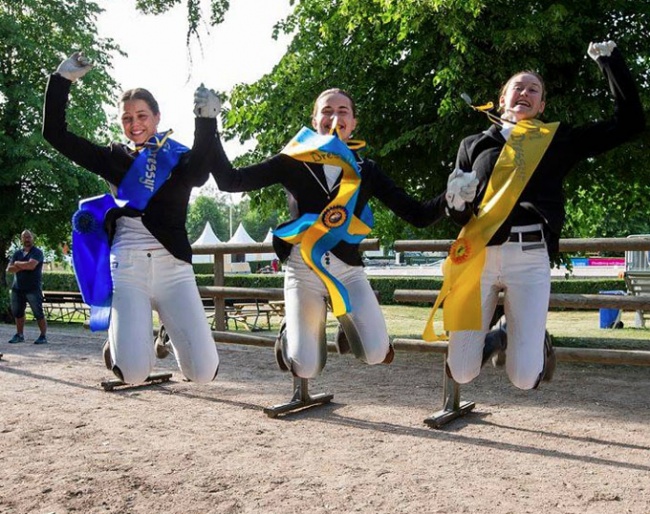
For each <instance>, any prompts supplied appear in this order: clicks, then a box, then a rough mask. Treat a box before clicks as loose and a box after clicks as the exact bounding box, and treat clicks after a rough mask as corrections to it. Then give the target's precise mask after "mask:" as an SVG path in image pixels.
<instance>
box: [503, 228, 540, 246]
mask: <svg viewBox="0 0 650 514" xmlns="http://www.w3.org/2000/svg"><path fill="white" fill-rule="evenodd" d="M508 241H509V242H511V243H512V242H515V243H519V242H522V243H535V242H540V241H544V234H543V232H542V231H541V230H535V231H533V232H511V233H510V235H509V236H508Z"/></svg>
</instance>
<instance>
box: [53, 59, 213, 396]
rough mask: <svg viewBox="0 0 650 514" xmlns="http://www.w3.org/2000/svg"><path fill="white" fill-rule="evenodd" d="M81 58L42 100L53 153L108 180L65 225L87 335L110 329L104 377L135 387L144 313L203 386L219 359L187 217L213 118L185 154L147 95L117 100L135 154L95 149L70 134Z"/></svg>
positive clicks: (145, 334)
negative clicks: (106, 188)
mask: <svg viewBox="0 0 650 514" xmlns="http://www.w3.org/2000/svg"><path fill="white" fill-rule="evenodd" d="M91 67H92V66H91V64H90V62H89V61H88V59H87V58H86V57H85V56H84V55H83V54H80V53H75V54H73V55H72V56H71V57H70V58H68V59H66V60H65V61H63V62H62V63H61V64H60V65H59V68H58V69H57V71H56V72H55V73H54V74H53V75H52V76H51V77H50V80H49V82H48V85H47V91H46V93H45V108H44V118H43V135H44V137H45V139H47V141H49V142H50V143H51V144H52V146H54V148H56V149H57V150H58V151H60V152H61V153H62V154H63V155H65V156H66V157H68V158H70V159H71V160H73V161H74V162H76V163H77V164H79V165H80V166H83V167H84V168H86V169H87V170H89V171H91V172H93V173H96V174H97V175H99V176H101V177H103V178H104V179H106V181H107V182H108V183H109V184H110V186H111V191H112V194H106V195H103V196H99V197H96V198H91V199H86V200H82V201H81V202H80V204H79V210H78V211H77V212H76V213H75V215H74V217H73V236H72V240H73V246H72V255H73V262H74V266H75V273H76V275H77V281H78V283H79V288H80V291H81V293H82V295H83V298H84V301H85V302H86V303H87V304H89V305H90V307H91V319H90V325H91V328H92V329H93V330H105V329H108V347H107V348H106V349H107V350H108V351H105V355H104V358H105V360H106V365H107V367H108V368H109V369H112V371H113V372H114V373H115V375H117V377H118V378H119V379H120V380H122V381H123V382H126V383H140V382H143V381H144V380H145V379H146V378H147V376H148V375H149V374H150V372H151V370H152V368H153V366H154V363H155V360H156V355H155V353H154V344H153V339H152V337H153V319H152V309H155V310H157V311H158V314H159V316H160V320H161V321H162V322H163V323H164V324H165V328H166V330H167V333H168V335H169V336H170V338H171V346H172V347H173V350H174V354H175V356H176V359H177V361H178V364H179V367H180V369H181V371H182V373H183V374H184V375H185V376H186V377H187V378H188V379H190V380H191V381H193V382H210V381H211V380H213V379H214V377H215V376H216V374H217V370H218V366H219V356H218V354H217V350H216V346H215V344H214V341H213V339H212V334H211V332H210V327H209V324H208V322H207V319H206V317H205V313H204V310H203V304H202V302H201V298H200V296H199V293H198V289H197V286H196V280H195V278H194V271H193V269H192V264H191V262H192V249H191V247H190V243H189V241H188V238H187V232H186V230H185V219H186V213H187V205H188V203H189V199H190V193H191V191H192V188H193V187H199V186H201V185H202V184H204V183H205V182H206V180H207V179H208V177H209V171H208V169H207V167H206V156H207V155H208V149H209V148H210V145H211V142H212V139H213V138H214V125H215V121H214V117H213V116H212V117H210V114H211V113H210V112H209V110H208V109H205V110H204V111H203V112H201V113H196V114H197V118H196V132H195V139H194V146H193V147H192V150H190V149H188V148H186V147H185V146H183V145H181V144H180V143H177V142H175V141H173V140H172V139H170V138H169V135H170V133H171V131H169V132H166V133H158V123H159V122H160V111H159V108H158V103H157V102H156V100H155V99H154V97H153V96H152V95H151V93H150V92H149V91H147V90H145V89H131V90H129V91H126V92H125V93H123V94H122V97H121V99H120V103H119V108H120V120H121V122H122V128H123V131H124V135H125V136H126V137H127V138H128V139H129V140H130V142H131V143H132V144H133V146H127V145H124V144H120V143H112V144H111V145H109V146H100V145H96V144H94V143H91V142H90V141H88V140H86V139H84V138H82V137H79V136H76V135H75V134H73V133H71V132H69V131H68V128H67V123H66V105H67V102H68V96H69V92H70V88H71V86H72V83H73V82H74V81H76V80H77V79H79V78H81V77H83V76H84V75H85V74H86V73H87V72H88V71H89V70H90V69H91Z"/></svg>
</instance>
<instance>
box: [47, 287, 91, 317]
mask: <svg viewBox="0 0 650 514" xmlns="http://www.w3.org/2000/svg"><path fill="white" fill-rule="evenodd" d="M43 313H44V314H45V317H46V319H47V320H48V321H63V322H66V323H72V322H73V321H78V320H79V318H81V319H83V320H87V319H88V318H89V317H90V307H89V306H88V305H86V304H85V303H84V302H83V299H82V297H81V293H80V292H79V291H43Z"/></svg>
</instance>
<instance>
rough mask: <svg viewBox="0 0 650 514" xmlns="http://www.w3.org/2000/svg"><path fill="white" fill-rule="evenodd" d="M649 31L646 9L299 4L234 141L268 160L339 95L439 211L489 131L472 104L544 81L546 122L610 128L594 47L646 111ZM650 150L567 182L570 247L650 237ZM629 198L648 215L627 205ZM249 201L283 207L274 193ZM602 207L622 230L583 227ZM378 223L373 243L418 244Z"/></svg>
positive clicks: (505, 0) (590, 166) (232, 117)
mask: <svg viewBox="0 0 650 514" xmlns="http://www.w3.org/2000/svg"><path fill="white" fill-rule="evenodd" d="M649 27H650V3H649V2H647V0H643V1H630V0H611V1H610V0H585V1H582V2H557V1H556V0H543V1H539V0H538V1H535V2H527V3H521V2H515V1H514V0H466V1H464V2H456V1H452V0H420V1H413V2H394V1H388V0H377V1H372V2H369V1H367V0H334V1H332V0H303V1H301V2H298V3H297V5H296V7H295V10H294V12H293V13H292V14H291V15H290V16H289V17H288V18H287V19H286V20H284V21H282V22H280V23H279V24H278V26H277V30H278V31H284V32H286V33H292V34H295V36H294V38H293V41H292V43H291V45H290V47H289V49H288V51H287V53H286V54H285V56H284V57H283V58H282V60H281V61H280V63H278V65H277V66H276V67H275V68H274V70H273V71H272V72H271V73H270V74H268V75H266V76H264V77H263V78H262V79H260V80H259V81H258V82H256V83H254V84H250V85H245V84H243V85H239V86H237V87H235V88H234V89H233V90H232V91H231V92H230V97H229V100H230V108H229V109H228V110H226V111H225V120H224V121H225V123H224V127H225V132H226V135H227V137H229V138H238V139H240V140H241V141H246V140H249V139H253V138H254V139H256V141H257V143H258V144H257V146H256V148H255V149H254V150H252V151H251V152H249V154H248V155H247V156H246V157H245V158H243V159H242V160H240V161H239V162H240V163H241V162H251V161H257V160H259V159H261V158H263V157H268V156H269V155H271V154H273V153H276V152H277V151H278V150H279V149H281V148H282V147H283V146H284V144H286V142H287V141H288V140H289V139H290V138H291V136H293V135H294V134H295V133H296V132H297V131H298V129H299V128H300V127H301V126H303V125H305V124H308V122H309V117H310V110H311V102H312V101H313V99H314V98H315V97H316V95H317V94H318V93H319V92H320V91H321V90H323V89H326V88H329V87H333V86H336V87H342V88H344V89H347V90H349V91H350V92H352V94H353V96H354V97H355V98H356V100H357V103H358V117H359V131H358V134H357V135H358V136H360V137H361V138H366V139H367V140H368V142H369V144H370V146H369V149H368V152H367V153H368V154H369V155H372V156H374V157H375V158H377V160H378V161H379V162H380V164H381V166H382V167H383V168H384V169H385V170H386V171H387V173H388V174H389V175H391V176H392V177H393V178H394V179H395V180H396V181H397V182H398V183H400V184H401V185H403V186H404V187H405V188H406V189H407V190H408V191H410V192H411V193H413V194H415V195H418V196H423V197H430V196H432V195H434V194H435V193H437V192H440V191H442V190H443V189H444V187H445V181H446V177H447V175H448V173H449V172H450V171H451V169H452V167H453V163H454V160H455V153H456V149H457V148H458V143H459V141H460V139H461V138H462V137H464V136H465V135H468V134H471V133H475V132H478V131H480V130H483V129H484V128H485V127H486V126H487V123H488V122H487V120H486V119H485V118H483V117H482V116H481V115H479V114H477V113H475V112H473V111H471V110H470V109H469V108H468V107H467V105H465V103H464V102H463V101H462V100H461V98H460V93H462V92H467V93H469V94H470V95H471V96H472V97H473V98H474V100H475V102H476V103H484V102H487V101H488V100H492V101H497V100H498V98H497V95H498V89H499V87H500V86H501V82H502V81H505V80H506V79H507V78H508V77H509V76H511V75H512V74H513V73H514V72H516V71H519V70H521V69H535V70H538V71H539V72H540V73H541V74H542V75H543V76H545V77H546V78H547V82H548V83H547V86H548V98H549V101H548V102H547V112H546V113H545V119H547V120H550V121H552V120H555V119H560V120H562V121H563V122H567V123H572V124H579V123H584V122H587V121H590V120H592V119H597V118H601V117H602V116H604V115H609V114H610V113H611V112H612V105H611V100H610V97H609V94H608V92H607V91H606V85H605V82H604V80H603V78H602V76H601V75H600V72H599V70H598V69H597V67H596V66H595V65H594V64H593V62H591V60H590V59H589V58H588V57H586V55H585V51H586V48H587V44H588V43H589V41H592V40H596V41H599V40H606V39H613V40H615V41H616V42H617V43H618V45H619V47H620V48H621V49H622V50H623V52H624V53H625V54H626V55H627V60H628V62H629V64H630V66H631V68H632V71H633V73H634V75H635V76H637V77H639V85H640V88H641V93H642V98H643V101H644V104H645V106H646V110H647V106H648V105H650V89H649V88H650V82H649V79H650V71H649V66H648V64H650V48H649V47H648V45H647V41H648V36H649V35H650V34H649ZM648 144H649V141H648V137H647V135H646V136H645V139H643V140H642V141H640V142H637V143H635V144H633V145H627V146H625V147H623V148H620V149H618V150H617V151H614V152H611V153H609V154H606V155H604V156H602V157H599V158H598V159H596V160H594V161H589V162H584V163H581V165H580V166H579V167H578V169H576V170H575V171H574V173H573V174H572V176H571V179H570V180H569V182H568V187H567V193H568V196H569V200H570V201H569V223H568V224H567V230H566V231H565V235H582V236H587V235H597V234H598V235H601V234H605V233H607V235H623V234H625V233H628V232H629V231H635V232H638V231H644V232H648V231H649V230H650V227H648V222H647V221H645V227H646V228H645V229H643V227H642V221H643V220H642V218H641V216H638V215H636V214H635V213H645V212H647V211H648V207H650V205H649V203H650V201H649V200H648V198H650V196H649V195H648V193H650V190H649V187H648V186H647V185H646V184H650V180H649V179H650V169H648V167H647V166H646V164H645V163H646V159H645V158H644V155H647V150H648ZM605 197H606V198H605ZM630 197H632V198H634V200H635V201H638V202H639V203H635V204H634V205H629V203H630V202H628V200H627V199H628V198H630ZM253 198H258V200H259V201H261V202H265V203H271V202H280V201H281V195H280V194H279V193H278V192H275V193H271V192H270V191H263V192H261V193H258V195H257V197H256V196H253ZM603 200H606V201H605V203H604V204H603V203H602V202H603ZM602 207H606V208H607V212H613V213H615V214H616V215H619V214H620V216H621V218H620V219H619V218H613V217H612V216H606V217H604V218H597V217H596V216H592V215H585V214H587V213H592V212H593V213H599V212H602V209H599V208H602ZM376 210H377V212H378V214H379V209H376ZM378 219H379V222H380V223H381V226H378V231H376V233H377V232H378V233H379V234H381V235H382V237H383V238H385V239H389V240H390V239H393V238H397V237H399V238H401V237H404V236H405V235H408V234H409V233H410V232H412V230H411V229H410V228H407V226H406V225H405V224H404V223H401V222H397V221H396V220H395V218H394V217H390V216H382V215H381V214H379V216H378ZM378 225H379V223H378ZM457 231H458V229H457V228H456V227H452V226H451V225H450V224H445V223H443V224H439V225H436V226H434V227H431V228H430V229H427V230H424V231H418V232H417V233H416V234H417V235H416V237H419V238H424V237H454V236H455V235H456V234H457Z"/></svg>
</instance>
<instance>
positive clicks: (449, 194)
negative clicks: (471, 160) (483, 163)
mask: <svg viewBox="0 0 650 514" xmlns="http://www.w3.org/2000/svg"><path fill="white" fill-rule="evenodd" d="M477 187H478V179H477V178H476V171H472V172H471V173H465V172H464V171H463V170H461V169H458V168H456V169H455V170H454V171H452V172H451V174H450V175H449V178H448V179H447V191H446V192H445V199H446V200H447V205H448V206H449V208H450V209H454V210H456V211H464V210H465V204H466V203H467V202H471V201H472V200H474V198H475V197H476V189H477Z"/></svg>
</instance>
